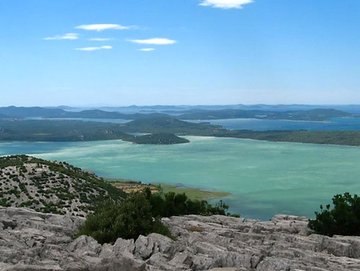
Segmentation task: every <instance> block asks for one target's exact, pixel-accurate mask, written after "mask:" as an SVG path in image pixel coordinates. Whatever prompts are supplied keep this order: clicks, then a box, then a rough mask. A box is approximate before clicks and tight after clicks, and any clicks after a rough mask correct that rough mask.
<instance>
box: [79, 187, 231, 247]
mask: <svg viewBox="0 0 360 271" xmlns="http://www.w3.org/2000/svg"><path fill="white" fill-rule="evenodd" d="M227 209H228V206H227V205H225V204H224V203H223V202H222V201H220V202H219V203H218V204H217V205H215V206H213V205H211V204H209V203H208V202H206V201H198V200H190V199H189V198H188V197H187V196H186V195H185V194H176V193H173V192H169V193H166V194H161V193H155V194H152V193H151V192H150V189H146V190H145V191H143V192H137V193H132V194H130V195H129V196H127V198H126V199H125V200H123V201H121V202H110V201H109V202H106V203H104V204H102V205H101V206H99V207H98V208H97V209H96V211H95V212H94V213H93V214H91V215H89V216H88V218H87V219H86V221H85V223H84V225H83V226H82V227H81V228H80V230H79V232H78V235H89V236H92V237H93V238H95V239H96V240H97V241H98V242H99V243H101V244H104V243H113V242H115V241H116V239H117V238H119V237H121V238H125V239H130V238H134V239H136V238H137V237H138V236H139V235H147V234H149V233H160V234H163V235H167V236H169V237H171V234H170V231H169V230H168V228H167V227H166V226H165V225H163V224H162V223H161V218H162V217H170V216H173V215H187V214H200V215H213V214H221V215H229V213H227Z"/></svg>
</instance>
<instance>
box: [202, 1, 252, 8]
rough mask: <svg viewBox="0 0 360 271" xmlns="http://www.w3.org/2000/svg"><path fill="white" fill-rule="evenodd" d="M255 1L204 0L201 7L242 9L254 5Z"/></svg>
mask: <svg viewBox="0 0 360 271" xmlns="http://www.w3.org/2000/svg"><path fill="white" fill-rule="evenodd" d="M253 2H254V0H202V2H201V3H200V6H210V7H214V8H223V9H229V8H242V7H243V6H244V5H247V4H251V3H253Z"/></svg>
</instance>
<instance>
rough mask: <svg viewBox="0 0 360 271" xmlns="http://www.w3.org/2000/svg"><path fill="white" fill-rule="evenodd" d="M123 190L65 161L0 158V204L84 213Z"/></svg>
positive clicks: (118, 196)
mask: <svg viewBox="0 0 360 271" xmlns="http://www.w3.org/2000/svg"><path fill="white" fill-rule="evenodd" d="M124 196H125V194H124V192H122V191H120V190H119V189H117V188H114V187H113V186H112V185H111V184H109V183H108V182H106V181H104V180H103V179H101V178H99V177H97V176H96V175H94V174H92V173H89V172H85V171H83V170H81V169H80V168H76V167H74V166H71V165H69V164H67V163H65V162H51V161H46V160H42V159H39V158H35V157H30V156H25V155H18V156H9V157H1V158H0V206H5V207H9V206H12V207H27V208H31V209H34V210H36V211H40V212H45V213H57V214H71V215H76V216H85V215H86V214H87V213H88V212H91V211H92V210H93V209H94V206H95V205H96V204H97V203H100V202H103V201H104V200H106V199H112V200H121V199H122V198H124Z"/></svg>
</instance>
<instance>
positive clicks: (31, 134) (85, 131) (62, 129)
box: [0, 120, 129, 141]
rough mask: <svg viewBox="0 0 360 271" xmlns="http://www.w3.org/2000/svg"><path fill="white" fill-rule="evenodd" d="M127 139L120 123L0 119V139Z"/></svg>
mask: <svg viewBox="0 0 360 271" xmlns="http://www.w3.org/2000/svg"><path fill="white" fill-rule="evenodd" d="M123 138H124V139H125V138H126V139H128V138H129V136H128V135H126V134H125V133H124V132H122V131H121V130H120V125H117V124H112V123H100V122H99V123H98V122H85V121H68V120H61V121H60V120H59V121H51V120H0V140H13V141H14V140H18V141H24V140H27V141H91V140H108V139H123Z"/></svg>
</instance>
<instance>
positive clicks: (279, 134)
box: [217, 130, 360, 146]
mask: <svg viewBox="0 0 360 271" xmlns="http://www.w3.org/2000/svg"><path fill="white" fill-rule="evenodd" d="M217 136H219V137H235V138H245V139H255V140H266V141H275V142H299V143H313V144H333V145H348V146H360V131H249V130H240V131H228V132H226V133H223V134H219V135H217Z"/></svg>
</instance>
